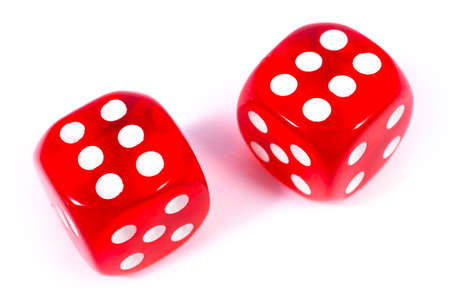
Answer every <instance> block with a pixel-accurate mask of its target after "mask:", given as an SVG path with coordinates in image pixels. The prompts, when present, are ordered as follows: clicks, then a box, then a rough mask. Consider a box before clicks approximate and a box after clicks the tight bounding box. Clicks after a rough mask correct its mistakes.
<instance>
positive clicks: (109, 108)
mask: <svg viewBox="0 0 450 300" xmlns="http://www.w3.org/2000/svg"><path fill="white" fill-rule="evenodd" d="M126 113H127V106H126V105H125V103H123V102H122V101H121V100H118V99H114V100H110V101H109V102H108V103H106V104H105V105H103V107H102V109H101V111H100V114H101V116H102V118H103V119H104V120H106V121H110V122H112V121H116V120H119V119H120V118H122V117H123V116H125V114H126Z"/></svg>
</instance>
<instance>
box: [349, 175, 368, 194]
mask: <svg viewBox="0 0 450 300" xmlns="http://www.w3.org/2000/svg"><path fill="white" fill-rule="evenodd" d="M363 178H364V172H359V173H358V174H357V175H356V176H355V177H353V179H352V180H351V181H350V183H349V184H348V185H347V188H346V189H345V193H346V194H350V193H351V192H353V191H354V190H355V189H356V188H357V187H358V186H359V184H360V183H361V181H362V180H363Z"/></svg>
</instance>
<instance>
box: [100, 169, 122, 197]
mask: <svg viewBox="0 0 450 300" xmlns="http://www.w3.org/2000/svg"><path fill="white" fill-rule="evenodd" d="M95 190H96V192H97V194H98V195H99V196H100V197H101V198H103V199H107V200H110V199H113V198H115V197H117V196H118V195H119V194H120V193H121V192H122V190H123V182H122V179H120V177H119V176H118V175H116V174H114V173H107V174H105V175H103V176H102V177H100V178H99V179H98V180H97V183H96V185H95Z"/></svg>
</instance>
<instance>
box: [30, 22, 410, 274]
mask: <svg viewBox="0 0 450 300" xmlns="http://www.w3.org/2000/svg"><path fill="white" fill-rule="evenodd" d="M411 112H412V92H411V89H410V87H409V84H408V82H407V80H406V78H405V77H404V75H403V74H402V72H401V71H400V69H399V67H398V66H397V65H396V64H395V62H394V61H393V60H392V58H390V57H389V55H388V54H386V52H384V51H383V50H382V49H381V48H380V47H379V46H377V45H376V44H375V43H373V42H372V41H370V40H369V39H368V38H366V37H365V36H363V35H361V34H360V33H358V32H356V31H355V30H352V29H351V28H348V27H345V26H342V25H338V24H331V23H321V24H312V25H308V26H305V27H302V28H300V29H298V30H296V31H295V32H293V33H292V34H291V35H289V36H288V37H287V38H286V39H285V40H283V41H282V42H281V43H280V44H279V45H278V46H277V47H276V48H275V49H274V50H273V51H272V52H271V53H269V55H268V56H267V57H266V58H264V60H263V61H262V62H261V63H260V64H259V66H258V67H257V68H256V69H255V71H254V72H253V73H252V74H251V76H250V78H249V79H248V81H247V83H246V84H245V87H244V89H243V91H242V93H241V96H240V99H239V105H238V112H237V113H238V122H239V127H240V130H241V133H242V135H243V137H244V139H245V141H246V143H247V144H248V145H249V147H250V148H251V150H252V151H253V152H254V154H255V155H256V157H257V158H258V159H259V160H260V161H261V163H262V164H263V165H264V167H265V168H266V169H267V170H268V171H269V172H270V173H272V174H273V175H274V176H275V177H276V178H278V179H279V180H280V181H282V182H283V183H285V184H286V185H288V186H289V187H291V188H292V189H294V190H296V191H297V192H299V193H300V194H302V195H303V196H305V197H309V198H313V199H333V198H343V197H346V196H348V195H350V194H352V193H353V192H354V191H356V190H357V189H358V188H360V187H361V186H362V185H363V184H364V183H366V182H367V181H368V180H369V179H370V178H371V177H372V176H373V175H374V174H375V173H376V172H377V171H378V170H379V169H380V168H381V167H382V166H383V164H384V163H385V162H386V160H387V159H388V158H389V157H390V155H391V154H392V153H393V151H394V150H395V149H396V147H397V145H398V144H399V142H400V140H401V138H402V136H403V135H404V133H405V131H406V129H407V127H408V124H409V121H410V118H411ZM36 157H37V161H38V165H39V167H40V169H41V171H42V174H43V175H44V176H43V177H44V178H45V182H46V185H47V186H48V187H49V189H48V190H49V191H50V194H51V195H52V196H53V197H52V200H53V201H52V202H53V205H54V207H55V208H56V210H57V212H58V214H59V215H60V217H61V219H62V221H63V223H64V225H65V226H66V228H67V229H68V230H69V232H70V235H71V237H72V239H73V241H74V243H75V244H76V245H77V247H78V248H79V249H80V251H81V252H82V254H83V255H84V256H85V257H86V259H87V260H88V261H89V262H90V264H91V265H92V266H94V268H95V269H97V270H98V271H100V272H101V273H104V274H110V275H113V274H124V273H127V272H132V271H137V270H140V269H142V268H144V267H146V266H148V265H150V264H152V263H153V262H155V261H157V260H159V259H160V258H162V257H164V256H166V255H167V254H168V253H170V252H171V251H173V250H174V249H176V248H177V247H179V246H180V245H181V244H183V243H184V242H185V241H186V240H187V239H188V238H189V237H190V236H191V235H192V234H193V233H194V232H195V231H196V230H197V229H198V228H199V226H200V225H201V223H202V222H203V220H204V218H205V217H206V215H207V213H208V209H209V193H208V187H207V184H206V180H205V178H204V175H203V173H202V171H201V169H200V166H199V164H198V162H197V160H196V158H195V155H194V153H193V152H192V150H191V149H190V147H189V145H188V143H187V141H186V140H185V138H184V137H183V135H182V133H181V132H180V130H179V129H178V127H177V126H176V124H175V123H174V122H173V120H172V119H171V118H170V116H169V115H168V114H167V113H166V112H165V110H164V109H163V108H162V107H161V105H159V104H158V103H157V102H156V101H155V100H153V99H152V98H150V97H148V96H145V95H141V94H137V93H130V92H116V93H111V94H108V95H105V96H103V97H100V98H98V99H96V100H94V101H92V102H91V103H89V104H87V105H86V106H84V107H82V108H80V109H78V110H76V111H74V112H73V113H71V114H69V115H68V116H66V117H64V118H63V119H61V120H60V121H58V122H57V123H55V124H54V125H53V126H52V127H51V128H50V130H49V131H48V132H47V133H46V135H45V136H44V138H43V139H42V141H41V143H40V145H39V147H38V149H37V152H36Z"/></svg>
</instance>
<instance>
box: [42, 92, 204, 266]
mask: <svg viewBox="0 0 450 300" xmlns="http://www.w3.org/2000/svg"><path fill="white" fill-rule="evenodd" d="M36 159H37V163H38V165H39V169H40V170H41V173H42V175H43V176H42V177H43V178H44V179H45V184H46V186H47V187H48V190H49V191H50V194H51V195H52V197H51V199H52V203H53V205H54V207H55V209H56V210H57V212H58V214H59V216H60V217H61V219H62V221H63V223H64V225H65V226H66V228H67V229H68V231H69V234H70V236H71V238H72V240H73V241H74V243H75V244H76V246H77V247H78V248H79V250H80V252H81V253H82V254H83V256H84V257H85V258H86V259H87V260H88V261H89V262H90V264H91V265H92V266H93V267H94V268H95V269H97V270H98V271H99V272H101V273H104V274H110V275H114V274H123V273H126V272H132V271H137V270H139V269H142V268H144V267H146V266H148V265H150V264H152V263H153V262H155V261H157V260H159V259H160V258H162V257H164V256H166V255H167V254H168V253H170V252H171V251H173V250H174V249H176V248H178V247H179V246H180V245H181V244H183V243H184V242H185V241H186V240H187V239H188V238H189V237H190V236H191V235H192V234H193V233H194V232H195V231H196V230H197V228H198V227H199V226H200V224H201V223H202V221H203V220H204V218H205V217H206V214H207V212H208V209H209V193H208V188H207V184H206V181H205V178H204V176H203V173H202V171H201V169H200V166H199V164H198V162H197V160H196V158H195V156H194V153H193V152H192V150H191V148H190V147H189V145H188V143H187V142H186V140H185V138H184V137H183V135H182V133H181V132H180V130H179V129H178V127H177V126H176V124H175V123H174V122H173V120H172V119H171V118H170V116H169V115H168V114H167V113H166V111H165V110H164V109H163V108H162V107H161V105H159V104H158V103H157V102H156V101H155V100H153V99H152V98H150V97H148V96H145V95H142V94H137V93H130V92H116V93H111V94H108V95H105V96H103V97H100V98H98V99H96V100H94V101H92V102H91V103H89V104H87V105H85V106H84V107H82V108H80V109H78V110H76V111H74V112H73V113H71V114H69V115H68V116H66V117H64V118H63V119H61V120H59V121H58V122H56V123H55V124H54V125H53V126H52V127H51V128H50V130H49V131H48V132H47V133H46V134H45V136H44V137H43V139H42V141H41V143H40V144H39V146H38V149H37V151H36Z"/></svg>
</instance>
